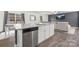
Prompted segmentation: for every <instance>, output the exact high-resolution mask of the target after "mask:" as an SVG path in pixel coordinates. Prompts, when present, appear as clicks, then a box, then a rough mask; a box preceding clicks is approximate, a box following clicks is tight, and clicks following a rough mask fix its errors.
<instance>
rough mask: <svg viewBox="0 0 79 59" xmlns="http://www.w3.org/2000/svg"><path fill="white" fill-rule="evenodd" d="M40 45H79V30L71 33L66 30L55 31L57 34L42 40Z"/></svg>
mask: <svg viewBox="0 0 79 59" xmlns="http://www.w3.org/2000/svg"><path fill="white" fill-rule="evenodd" d="M39 47H79V30H78V29H77V30H76V33H75V34H73V35H71V34H68V33H67V32H64V31H60V30H58V31H55V35H54V36H52V37H50V38H49V39H47V40H46V41H44V42H42V43H41V44H40V45H39Z"/></svg>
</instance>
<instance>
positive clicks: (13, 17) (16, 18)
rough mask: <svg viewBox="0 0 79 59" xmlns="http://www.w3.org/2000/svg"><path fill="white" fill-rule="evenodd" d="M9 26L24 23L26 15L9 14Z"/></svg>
mask: <svg viewBox="0 0 79 59" xmlns="http://www.w3.org/2000/svg"><path fill="white" fill-rule="evenodd" d="M7 23H8V24H14V23H24V14H15V13H8V20H7Z"/></svg>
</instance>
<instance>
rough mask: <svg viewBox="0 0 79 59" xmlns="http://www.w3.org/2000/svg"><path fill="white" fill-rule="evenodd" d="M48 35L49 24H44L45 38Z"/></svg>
mask: <svg viewBox="0 0 79 59" xmlns="http://www.w3.org/2000/svg"><path fill="white" fill-rule="evenodd" d="M49 36H50V33H49V25H46V26H45V40H46V39H48V38H49Z"/></svg>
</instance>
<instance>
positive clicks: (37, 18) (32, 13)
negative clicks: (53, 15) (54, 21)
mask: <svg viewBox="0 0 79 59" xmlns="http://www.w3.org/2000/svg"><path fill="white" fill-rule="evenodd" d="M9 12H10V13H19V14H20V13H24V14H25V23H26V24H28V23H39V22H40V16H42V17H43V21H45V22H46V21H48V14H44V11H43V12H39V11H38V12H35V11H9ZM30 15H35V16H36V21H31V20H30Z"/></svg>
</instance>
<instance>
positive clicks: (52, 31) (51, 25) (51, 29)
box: [50, 24, 54, 36]
mask: <svg viewBox="0 0 79 59" xmlns="http://www.w3.org/2000/svg"><path fill="white" fill-rule="evenodd" d="M53 35H54V24H50V36H53Z"/></svg>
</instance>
